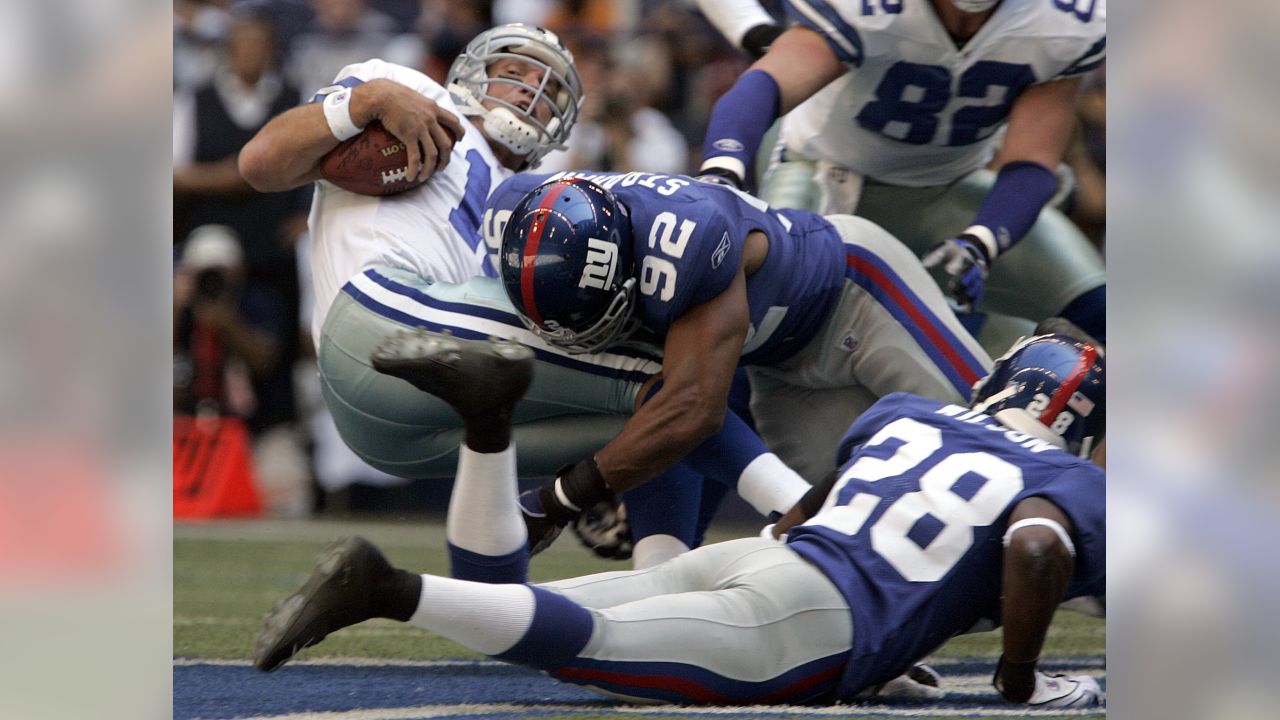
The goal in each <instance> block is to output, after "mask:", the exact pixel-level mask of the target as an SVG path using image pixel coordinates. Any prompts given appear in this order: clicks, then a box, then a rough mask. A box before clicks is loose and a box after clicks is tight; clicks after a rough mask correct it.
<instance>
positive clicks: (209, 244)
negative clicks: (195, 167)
mask: <svg viewBox="0 0 1280 720" xmlns="http://www.w3.org/2000/svg"><path fill="white" fill-rule="evenodd" d="M272 307H274V306H273V304H272V303H271V301H270V298H269V297H266V296H265V295H264V294H263V293H261V292H248V291H246V290H245V287H244V259H243V251H242V250H241V249H240V242H239V240H238V239H237V238H236V236H235V234H234V232H232V230H231V229H230V228H228V227H226V226H222V225H202V226H200V227H198V228H196V229H195V230H194V231H193V232H192V233H191V235H190V236H188V237H187V240H186V242H185V243H184V245H183V250H182V259H181V261H180V262H179V263H178V265H177V267H176V268H175V270H174V275H173V373H174V375H173V403H174V408H173V409H174V412H175V413H179V414H187V415H215V414H216V415H236V416H239V417H242V418H250V417H251V416H252V415H253V414H254V411H255V410H256V406H257V400H256V398H258V397H259V396H261V393H260V392H258V390H259V389H260V387H261V385H262V383H263V382H265V381H267V380H268V379H269V378H270V377H271V376H272V375H273V374H274V371H275V370H276V366H277V364H278V362H279V347H280V339H281V331H282V328H280V327H275V326H273V325H272V319H273V318H274V317H275V313H274V312H273V311H272ZM255 386H256V387H255Z"/></svg>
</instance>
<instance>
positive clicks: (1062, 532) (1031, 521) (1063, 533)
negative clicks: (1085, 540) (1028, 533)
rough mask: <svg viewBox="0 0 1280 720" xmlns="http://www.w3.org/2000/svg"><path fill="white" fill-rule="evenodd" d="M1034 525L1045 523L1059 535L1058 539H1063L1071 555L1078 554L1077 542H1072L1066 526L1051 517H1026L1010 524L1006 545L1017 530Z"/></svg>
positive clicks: (1005, 540) (1045, 525) (1044, 524)
mask: <svg viewBox="0 0 1280 720" xmlns="http://www.w3.org/2000/svg"><path fill="white" fill-rule="evenodd" d="M1032 525H1043V526H1044V527H1047V528H1049V529H1050V530H1052V531H1053V533H1054V534H1055V535H1057V536H1058V539H1059V540H1061V541H1062V544H1063V545H1066V546H1067V551H1068V552H1070V553H1071V557H1075V556H1076V546H1075V543H1073V542H1071V536H1070V535H1068V534H1067V530H1066V528H1064V527H1062V525H1060V524H1059V523H1058V522H1057V521H1056V520H1050V519H1049V518H1043V517H1033V518H1025V519H1023V520H1019V521H1018V522H1016V523H1014V524H1012V525H1010V526H1009V529H1008V530H1006V531H1005V533H1004V546H1005V547H1009V541H1010V540H1012V539H1013V534H1014V533H1015V532H1017V531H1019V530H1021V529H1022V528H1024V527H1031V526H1032Z"/></svg>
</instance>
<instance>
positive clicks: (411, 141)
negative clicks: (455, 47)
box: [240, 23, 659, 478]
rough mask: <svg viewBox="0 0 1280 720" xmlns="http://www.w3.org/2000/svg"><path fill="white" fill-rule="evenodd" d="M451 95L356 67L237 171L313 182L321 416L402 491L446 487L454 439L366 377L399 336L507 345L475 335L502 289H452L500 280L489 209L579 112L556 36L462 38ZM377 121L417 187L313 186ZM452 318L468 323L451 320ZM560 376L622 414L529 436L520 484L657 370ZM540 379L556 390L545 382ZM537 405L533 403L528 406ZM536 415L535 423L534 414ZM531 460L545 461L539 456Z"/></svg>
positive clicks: (583, 448) (603, 432) (426, 413)
mask: <svg viewBox="0 0 1280 720" xmlns="http://www.w3.org/2000/svg"><path fill="white" fill-rule="evenodd" d="M446 85H447V87H442V86H441V85H440V84H439V83H436V82H435V81H433V80H432V79H430V78H428V77H427V76H426V75H423V74H422V73H420V72H418V71H416V70H413V69H411V68H407V67H403V66H399V65H395V64H392V63H388V62H385V61H383V60H378V59H373V60H368V61H366V62H362V63H357V64H354V65H350V66H348V67H346V68H344V69H343V70H342V71H341V72H339V74H338V76H337V78H335V80H334V83H333V84H332V85H330V86H328V87H325V88H323V89H321V90H320V91H319V92H317V93H316V96H315V98H314V99H313V101H312V102H311V103H308V104H304V105H301V106H299V107H296V108H293V109H291V110H289V111H287V112H285V113H282V114H281V115H279V116H278V117H276V118H274V119H272V120H271V122H269V123H268V124H267V125H266V126H265V127H264V128H263V129H262V130H261V131H260V132H259V133H258V134H257V135H256V136H255V137H254V138H253V139H252V140H251V141H250V142H249V143H248V144H247V145H246V146H245V147H244V149H243V150H242V151H241V154H240V171H241V173H242V174H243V175H244V176H245V178H246V179H247V180H248V181H249V182H250V184H252V185H253V186H254V187H255V188H257V189H259V190H262V191H266V192H270V191H279V190H285V189H289V188H293V187H298V186H300V185H303V184H307V183H310V182H312V181H317V182H316V193H315V199H314V201H313V203H312V208H311V216H310V218H309V220H308V226H309V228H310V232H311V257H310V262H311V270H312V273H311V274H312V277H313V282H314V287H315V297H316V306H315V314H314V318H313V323H312V335H313V339H314V341H315V345H316V353H317V358H318V365H319V371H320V379H321V389H322V392H323V395H324V399H325V403H326V405H327V406H328V407H329V410H330V411H331V413H332V414H333V417H334V421H335V423H336V424H337V426H338V429H339V432H340V433H341V435H342V438H343V440H344V441H345V442H346V443H347V444H348V445H349V446H351V448H352V449H353V450H354V451H355V452H356V454H357V455H359V456H360V457H361V458H362V459H364V460H365V461H366V462H368V463H369V464H370V465H372V466H374V467H376V468H378V469H380V470H383V471H385V472H389V473H391V474H394V475H398V476H401V477H409V478H422V477H449V476H452V474H453V471H454V465H455V463H456V460H457V452H458V446H459V444H460V441H461V437H462V429H461V427H460V423H459V422H458V420H457V419H456V416H454V415H453V413H452V410H450V409H449V408H448V407H447V406H445V405H444V404H443V403H440V402H436V401H435V400H434V398H431V397H430V396H427V395H425V394H423V393H418V392H414V391H412V390H409V389H408V386H406V385H405V384H404V382H403V381H401V380H399V379H397V378H392V377H389V376H386V375H383V374H381V373H379V372H377V371H375V370H374V369H373V367H372V365H371V362H370V356H371V355H372V354H373V352H374V350H375V349H376V348H377V346H378V344H379V343H380V342H381V341H382V340H383V339H384V338H385V337H386V336H388V335H391V334H393V333H394V332H396V331H397V330H400V329H403V328H404V327H406V326H408V327H419V326H425V327H430V328H432V329H441V328H454V327H456V326H458V325H462V326H463V327H465V328H467V329H471V330H474V331H475V333H476V334H478V335H479V336H481V337H484V336H486V335H488V334H499V335H503V336H510V333H507V332H504V331H502V330H501V329H493V328H488V327H482V326H483V325H484V324H485V323H486V322H489V321H487V320H486V319H485V317H484V314H485V312H486V309H487V308H489V307H491V306H493V305H494V304H495V303H497V304H499V305H501V306H504V307H505V306H506V305H507V301H506V297H505V295H504V293H503V291H502V288H501V285H499V284H497V283H493V285H492V288H491V289H492V290H493V291H494V293H493V297H492V298H490V297H487V296H485V295H484V292H483V291H484V287H485V286H484V285H483V284H481V285H478V286H477V287H475V288H473V287H471V286H467V285H462V283H465V282H467V281H468V280H469V279H471V278H477V277H484V276H489V277H494V276H495V275H496V273H495V272H494V267H493V266H492V265H490V264H489V261H488V259H487V257H486V256H487V250H486V247H485V243H484V241H483V239H482V237H481V234H480V216H481V211H482V209H483V207H484V201H485V199H486V198H487V197H488V195H489V193H490V192H491V191H492V190H493V189H494V188H496V187H497V186H498V185H499V184H500V183H501V182H502V181H503V180H505V179H506V178H508V177H510V176H511V175H512V173H513V172H514V171H517V170H521V169H525V168H528V167H534V166H536V165H537V163H538V161H539V160H540V159H541V158H542V157H543V156H544V155H545V154H546V153H548V152H550V151H551V150H553V149H555V148H557V147H560V146H562V145H563V144H564V141H565V140H566V138H567V137H568V134H569V131H570V129H571V128H572V127H573V124H574V122H575V120H576V119H577V117H578V111H579V108H580V107H581V104H582V82H581V79H580V78H579V76H578V72H577V70H576V68H575V67H574V62H573V56H572V54H571V53H570V52H569V51H568V49H566V48H565V47H564V45H563V44H562V43H561V42H560V40H559V38H557V37H556V36H555V34H553V33H551V32H548V31H546V30H543V29H540V28H535V27H531V26H527V25H522V24H518V23H517V24H510V25H503V26H499V27H495V28H492V29H490V30H487V31H485V32H483V33H481V34H480V35H478V36H477V37H476V38H475V39H474V40H472V41H471V43H470V44H469V45H468V46H467V48H466V50H465V51H464V52H463V53H462V54H461V55H460V56H459V57H458V59H457V61H456V62H455V63H454V64H453V66H452V67H451V69H450V71H449V76H448V80H447V81H446ZM374 121H378V122H380V123H381V124H382V125H383V127H385V128H386V130H387V131H388V132H390V133H391V134H392V135H395V136H396V137H397V138H399V139H400V140H402V141H404V143H405V145H406V147H407V150H408V155H409V158H408V159H409V169H408V173H409V175H410V176H411V177H413V178H417V179H422V178H429V180H428V181H427V182H425V183H424V184H422V185H421V186H419V187H417V188H414V189H412V190H409V191H407V192H402V193H400V194H396V195H389V196H382V197H374V196H366V195H358V194H356V193H353V192H349V191H347V190H344V189H342V188H339V187H337V186H336V185H334V184H332V183H330V182H328V181H326V180H323V179H322V178H321V172H320V167H321V163H322V161H323V158H324V156H325V155H326V154H327V153H328V152H329V151H330V150H332V149H333V148H335V147H336V146H337V145H338V144H339V143H340V142H341V141H343V140H346V139H348V138H351V137H354V136H355V135H356V134H358V133H359V132H361V130H362V128H363V127H364V126H366V125H368V124H369V123H371V122H374ZM380 283H381V284H380ZM459 307H465V308H466V311H465V312H461V313H459V312H457V309H458V308H459ZM477 308H478V309H477ZM513 322H515V323H516V325H517V326H518V321H515V320H513ZM490 324H492V323H490ZM522 329H523V328H521V330H522ZM564 363H565V364H566V367H564V368H562V371H563V372H565V373H574V374H573V375H572V377H573V381H569V380H566V379H565V378H559V380H560V382H561V383H562V384H569V383H570V382H578V381H579V380H580V378H579V377H578V375H579V374H581V373H582V372H583V371H585V372H586V373H588V374H590V375H591V378H588V380H587V381H581V382H579V384H585V385H590V384H591V382H593V381H595V380H598V382H599V385H600V388H604V389H603V390H601V389H600V388H595V387H591V388H588V389H587V390H584V392H586V391H589V390H594V391H597V392H598V393H602V392H613V393H616V394H617V395H618V397H617V398H616V403H615V404H616V405H617V408H616V412H618V413H620V415H619V416H618V418H617V423H616V424H612V425H611V424H610V423H609V422H601V416H599V415H598V414H597V415H595V416H594V417H593V418H592V419H590V420H589V421H588V420H586V419H584V418H581V417H570V418H568V419H565V420H564V421H563V422H562V423H561V424H560V425H559V426H558V427H557V428H556V431H555V433H554V442H552V441H547V442H541V441H540V440H538V436H537V435H536V433H537V431H536V430H530V432H531V433H535V434H534V435H533V436H531V437H530V438H529V440H530V441H529V442H527V443H522V446H523V447H524V448H525V450H526V451H527V452H526V453H525V460H526V462H527V463H528V465H529V468H530V472H539V471H540V472H545V473H550V472H551V471H553V470H554V469H555V468H556V467H557V466H558V465H559V464H560V463H562V462H564V461H565V460H564V459H565V458H566V457H569V458H573V457H579V456H581V454H582V453H584V452H587V451H590V450H594V449H595V448H596V447H599V446H600V445H601V444H603V443H604V442H605V441H607V440H608V439H609V438H610V437H612V434H613V432H614V431H616V429H617V427H618V426H620V425H621V423H622V421H623V419H624V418H623V417H622V416H621V413H629V412H631V410H632V407H631V403H632V398H631V396H629V395H628V396H626V397H623V396H624V395H626V393H621V392H617V391H616V387H617V384H618V380H619V377H620V376H624V375H625V377H624V379H626V380H631V381H634V382H633V384H634V386H635V387H636V388H638V387H639V384H640V383H641V382H643V379H644V378H647V377H648V375H649V374H651V373H652V372H653V371H656V369H657V368H658V367H659V366H658V365H657V364H656V363H652V362H649V361H647V360H642V359H637V358H632V357H621V356H612V357H609V358H600V359H597V358H583V359H581V360H574V359H569V358H565V359H564ZM628 373H630V374H628ZM540 375H544V376H546V377H545V379H548V380H552V379H554V378H553V377H552V376H554V375H555V372H554V371H551V372H543V373H540ZM531 399H533V400H535V402H536V400H537V398H536V396H535V394H531ZM595 405H598V403H595ZM572 406H573V398H571V397H570V398H567V399H566V398H559V397H558V398H556V403H555V407H553V408H551V410H550V411H548V413H542V414H551V413H558V414H560V415H563V414H566V408H568V410H570V411H571V410H572ZM596 412H597V413H598V412H599V411H598V410H596ZM530 415H531V416H532V417H535V418H536V417H539V413H538V412H537V411H536V410H535V411H531V413H530ZM519 419H520V420H521V421H524V420H527V419H529V416H522V417H521V418H519ZM524 428H525V424H524V423H523V422H522V431H523V429H524ZM522 431H518V432H517V437H521V436H522ZM544 432H546V433H550V432H551V431H550V430H547V431H544ZM539 447H544V448H547V450H548V452H550V453H551V455H549V456H542V455H540V454H539V452H538V448H539Z"/></svg>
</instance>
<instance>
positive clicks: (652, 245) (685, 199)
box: [481, 171, 847, 365]
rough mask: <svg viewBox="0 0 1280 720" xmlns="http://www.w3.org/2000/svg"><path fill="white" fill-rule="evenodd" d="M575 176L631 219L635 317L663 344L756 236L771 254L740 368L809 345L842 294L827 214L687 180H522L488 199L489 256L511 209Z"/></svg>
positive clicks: (752, 304) (725, 282) (841, 249)
mask: <svg viewBox="0 0 1280 720" xmlns="http://www.w3.org/2000/svg"><path fill="white" fill-rule="evenodd" d="M570 176H572V177H582V178H586V179H588V180H591V181H592V182H595V183H597V184H599V185H601V186H603V187H605V188H606V189H608V190H609V191H610V192H612V193H613V194H614V195H615V196H616V197H617V198H618V200H619V202H621V203H622V204H623V205H624V206H626V208H627V210H628V212H629V213H630V216H631V235H632V237H631V242H632V249H633V251H634V252H633V256H634V258H635V268H634V269H633V271H632V272H633V274H634V275H635V276H636V279H637V284H636V293H635V298H636V303H637V314H638V315H639V317H640V319H641V321H642V322H643V325H644V327H645V329H646V330H648V331H649V332H650V333H652V335H653V337H654V339H655V340H656V341H657V342H658V343H661V342H662V341H663V340H664V339H665V337H666V333H667V331H668V330H669V329H670V328H671V325H672V323H674V322H675V321H676V320H678V319H679V318H680V317H681V316H682V315H684V314H685V313H686V312H688V311H689V310H690V309H692V308H695V307H697V306H698V305H701V304H702V303H705V302H707V301H708V300H711V299H712V298H714V297H716V296H717V295H719V294H721V293H723V292H724V291H725V290H726V289H728V287H729V285H730V284H731V283H732V282H733V280H734V278H735V277H736V276H737V275H738V273H739V272H740V268H741V265H742V250H743V247H744V245H745V243H746V240H747V236H748V235H749V234H750V233H751V232H753V231H760V232H763V233H764V234H765V235H766V236H767V237H768V240H769V250H768V254H767V256H766V258H765V260H764V262H763V263H762V264H761V265H760V267H759V268H758V269H756V270H755V272H753V273H752V274H751V276H750V277H748V278H747V282H746V286H747V305H748V312H749V316H750V323H751V325H750V327H749V328H748V335H747V339H746V342H745V344H744V347H743V351H742V361H741V362H742V363H743V364H748V365H751V364H762V365H767V364H770V363H773V362H777V361H780V360H783V359H785V358H787V357H790V356H791V355H793V354H794V353H795V352H796V351H798V350H799V349H800V348H802V347H804V345H805V344H806V343H807V342H808V341H809V340H810V339H811V338H812V337H813V336H814V335H815V334H816V333H817V331H818V328H819V327H820V326H821V324H822V321H823V320H824V319H825V318H826V316H827V313H828V312H829V311H830V309H831V307H832V306H833V305H834V302H835V300H836V298H837V297H838V296H839V293H840V291H841V289H842V288H843V287H844V282H845V267H846V265H847V259H846V257H845V253H846V250H845V245H844V241H843V240H842V239H841V237H840V235H839V233H838V232H837V231H836V229H835V228H834V227H833V226H832V225H831V223H829V222H827V221H826V220H824V219H823V218H822V217H821V216H819V215H816V214H814V213H810V212H804V211H798V210H775V209H772V208H770V207H769V206H768V205H767V204H766V203H765V202H764V201H763V200H760V199H758V198H755V197H752V196H750V195H747V194H746V193H741V192H738V191H736V190H732V189H729V188H726V187H724V186H721V185H713V184H710V183H704V182H699V181H697V180H694V179H693V178H690V177H687V176H684V175H664V174H659V173H643V172H631V173H594V172H588V171H569V172H562V173H556V174H554V175H539V174H533V173H520V174H517V175H516V176H514V177H512V178H510V179H508V180H507V181H505V182H504V183H502V185H500V186H499V187H498V188H497V190H495V191H494V192H493V194H492V195H490V196H489V199H488V200H487V201H486V210H485V213H484V217H483V220H482V223H481V224H482V230H483V233H484V235H485V238H486V242H488V243H489V245H490V248H491V250H493V251H495V252H496V251H497V250H498V248H499V247H500V245H501V235H502V228H503V227H505V224H506V222H507V220H508V219H509V218H510V216H511V209H512V208H514V207H515V206H516V204H518V203H519V202H520V199H521V198H523V197H524V195H525V194H526V193H528V192H529V191H531V190H533V189H534V188H536V187H537V186H539V185H541V184H542V183H544V182H547V181H548V180H558V179H560V178H563V177H570Z"/></svg>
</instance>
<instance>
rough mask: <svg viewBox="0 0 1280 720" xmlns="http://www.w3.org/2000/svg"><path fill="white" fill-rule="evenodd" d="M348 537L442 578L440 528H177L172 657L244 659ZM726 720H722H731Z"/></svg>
mask: <svg viewBox="0 0 1280 720" xmlns="http://www.w3.org/2000/svg"><path fill="white" fill-rule="evenodd" d="M744 532H750V529H742V528H738V529H734V528H728V529H718V530H715V531H713V532H711V533H710V537H709V541H711V542H715V541H719V540H725V539H729V538H731V537H738V536H741V535H742V534H743V533H744ZM351 534H360V535H363V536H365V537H367V538H369V539H370V540H372V541H373V542H374V543H376V544H377V545H378V546H379V547H381V548H382V550H383V551H384V552H385V553H386V554H387V557H388V558H389V559H390V560H391V562H392V563H394V564H396V565H399V566H401V567H405V568H408V569H413V570H417V571H421V572H430V573H438V574H447V573H448V567H447V562H448V560H447V557H446V555H445V552H444V529H443V526H442V524H441V523H440V522H439V521H423V520H418V521H412V522H377V523H359V524H353V523H338V522H316V521H297V522H284V521H274V522H221V523H211V524H207V525H179V526H176V527H175V528H174V533H173V535H174V547H173V585H174V587H173V622H174V627H173V652H174V655H175V656H178V657H193V658H216V659H233V660H234V659H242V660H243V659H248V658H249V657H250V656H251V654H252V639H253V634H254V633H255V632H256V631H257V629H258V622H259V621H260V619H261V617H262V615H263V614H264V613H265V612H266V611H267V610H268V609H269V608H270V607H271V604H272V603H273V602H275V601H276V600H278V599H280V598H282V597H284V596H286V595H288V594H289V593H291V592H293V591H294V590H296V589H297V588H298V587H299V586H300V585H301V584H302V583H303V582H304V581H305V580H306V578H307V576H308V575H309V574H310V572H311V569H312V566H313V565H314V563H315V556H316V555H317V554H318V553H319V552H320V551H321V550H322V549H324V547H325V546H326V545H327V544H328V543H329V542H330V541H331V540H334V539H336V538H339V537H343V536H345V535H351ZM626 567H627V565H624V564H621V563H614V562H610V561H606V560H601V559H599V558H596V557H594V556H592V555H591V554H590V553H588V552H587V551H586V550H584V549H583V548H582V547H581V546H580V545H578V543H577V542H576V541H575V540H574V538H573V537H572V536H565V537H562V538H561V539H560V540H559V541H558V542H557V543H556V544H555V545H553V546H552V547H551V548H550V549H548V550H547V551H546V552H544V553H543V554H541V555H539V556H538V557H536V558H534V560H533V562H532V564H531V567H530V572H531V575H532V579H533V580H552V579H556V578H562V577H570V576H573V575H582V574H586V573H591V572H600V571H607V570H619V569H625V568H626ZM1105 651H1106V635H1105V623H1104V622H1103V621H1101V620H1097V619H1094V618H1088V617H1084V616H1082V615H1079V614H1076V613H1070V612H1060V613H1058V615H1057V617H1056V618H1055V620H1054V624H1053V627H1052V628H1051V629H1050V631H1049V640H1048V643H1047V645H1046V648H1045V651H1044V653H1043V655H1044V657H1045V658H1049V659H1051V658H1053V657H1081V656H1102V655H1104V654H1105ZM999 653H1000V634H999V633H998V632H990V633H980V634H975V635H967V636H963V637H960V638H956V639H954V640H952V641H951V642H950V643H948V644H947V645H945V646H943V647H942V648H941V649H940V650H939V651H938V653H937V655H940V656H988V657H991V658H992V659H993V660H994V659H995V657H997V656H998V655H999ZM299 657H301V658H322V657H370V658H395V659H422V660H434V659H443V658H478V657H480V656H479V655H477V654H476V653H473V652H471V651H469V650H467V649H465V648H463V647H461V646H459V645H457V644H455V643H453V642H451V641H449V640H445V639H444V638H441V637H438V636H436V635H433V634H431V633H428V632H425V631H422V630H418V629H416V628H412V627H409V626H406V625H402V624H400V623H396V622H392V621H389V620H385V621H384V620H375V621H371V622H366V623H362V624H360V625H357V626H355V627H351V628H347V629H345V630H341V631H339V632H337V633H334V634H333V635H331V636H330V637H329V638H327V639H326V640H325V641H324V642H323V643H321V644H320V645H318V646H316V647H314V648H310V649H308V650H304V651H303V652H302V653H300V654H299ZM539 717H540V718H541V717H543V716H539ZM724 717H725V718H726V720H729V719H730V718H733V717H735V716H732V715H726V716H724ZM741 717H743V718H748V717H750V715H743V716H741ZM860 717H861V716H860ZM921 717H926V718H927V717H928V716H927V715H922V716H921ZM1086 717H1104V716H1103V715H1097V716H1086ZM629 718H634V719H635V720H653V716H652V715H646V714H636V713H625V712H618V713H612V712H601V713H593V714H576V713H574V714H548V715H546V716H545V720H561V719H563V720H627V719H629ZM863 720H867V719H866V718H863ZM870 720H875V719H874V718H871V719H870Z"/></svg>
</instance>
